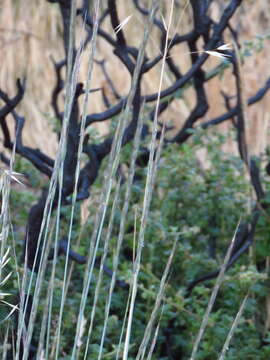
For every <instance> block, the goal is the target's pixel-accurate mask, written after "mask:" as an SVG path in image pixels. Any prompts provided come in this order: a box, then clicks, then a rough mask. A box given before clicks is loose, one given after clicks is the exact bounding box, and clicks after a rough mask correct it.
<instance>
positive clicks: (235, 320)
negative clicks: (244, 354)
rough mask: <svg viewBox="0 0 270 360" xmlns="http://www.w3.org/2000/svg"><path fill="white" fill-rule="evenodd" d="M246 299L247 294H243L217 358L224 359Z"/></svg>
mask: <svg viewBox="0 0 270 360" xmlns="http://www.w3.org/2000/svg"><path fill="white" fill-rule="evenodd" d="M247 299H248V294H247V295H246V296H245V298H244V300H243V302H242V304H241V306H240V309H239V311H238V313H237V315H236V317H235V319H234V322H233V324H232V327H231V329H230V331H229V334H228V336H227V339H226V341H225V343H224V345H223V348H222V351H221V354H220V357H219V358H218V360H224V359H225V355H226V352H227V351H228V350H229V345H230V342H231V339H232V337H233V334H234V331H235V330H236V327H237V325H238V324H239V321H240V318H241V316H242V313H243V311H244V309H245V305H246V302H247Z"/></svg>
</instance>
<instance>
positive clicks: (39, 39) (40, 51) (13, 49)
mask: <svg viewBox="0 0 270 360" xmlns="http://www.w3.org/2000/svg"><path fill="white" fill-rule="evenodd" d="M226 3H227V1H221V0H220V1H216V2H214V3H213V4H212V7H211V12H212V15H213V16H215V17H216V18H219V17H220V15H221V13H222V10H223V6H224V4H226ZM0 4H1V5H0V6H1V9H0V10H1V11H0V21H1V26H0V48H1V67H0V86H1V88H2V89H4V90H5V91H7V92H8V93H9V94H14V92H15V79H16V78H17V77H22V76H27V92H26V95H25V97H24V100H23V103H22V104H21V106H20V111H21V113H22V114H23V115H25V117H26V120H27V121H26V125H25V131H24V141H25V143H26V144H29V145H31V146H37V147H41V148H42V149H43V150H44V151H46V152H47V153H48V154H51V155H52V154H53V153H54V152H55V150H56V139H55V137H54V136H52V130H51V128H50V127H48V118H49V117H51V116H52V114H53V112H52V109H51V107H50V94H51V89H52V87H53V85H54V81H55V78H54V71H53V66H52V63H51V60H50V56H53V57H54V58H55V59H56V60H60V59H61V58H62V57H63V49H62V42H61V19H60V15H59V11H58V6H57V5H54V4H49V3H47V2H46V1H45V0H35V1H31V0H23V1H16V2H15V1H13V0H0ZM166 4H167V2H164V7H165V6H166ZM131 14H133V17H132V19H131V20H130V21H129V23H128V24H127V25H126V26H125V33H126V36H127V38H128V41H129V43H131V44H132V45H135V46H138V44H139V42H140V39H141V35H142V34H141V31H142V28H143V27H142V26H141V21H142V19H141V18H140V16H138V15H137V14H138V13H137V12H135V11H134V8H133V6H132V4H131V3H130V2H129V1H126V0H119V15H120V19H121V20H124V19H125V18H126V17H127V16H128V15H131ZM179 14H180V9H179V8H178V9H176V10H175V12H174V25H175V26H174V28H175V27H177V30H178V31H180V32H183V31H186V30H188V28H190V27H191V17H190V9H189V8H187V9H186V12H185V14H186V15H185V16H184V17H183V18H182V20H181V22H180V23H179V21H178V20H179ZM234 24H235V25H236V26H237V28H238V29H239V30H240V34H241V40H243V39H252V38H254V37H255V35H256V34H264V33H266V31H267V28H268V31H269V28H270V3H269V2H268V1H267V0H256V1H245V2H244V6H242V8H241V9H240V11H238V13H237V15H236V17H235V19H234ZM105 27H106V28H107V29H110V24H109V21H108V20H107V21H106V22H105ZM78 28H80V24H78ZM110 31H111V30H110ZM156 38H157V33H156V32H154V33H153V35H152V41H151V42H150V44H149V46H148V54H149V55H154V54H156V53H157V52H158V51H159V50H158V47H157V43H158V42H157V40H156ZM266 45H268V46H269V41H268V43H266ZM97 50H98V51H97V56H96V57H97V58H99V59H103V58H104V59H107V68H108V71H109V73H110V74H111V75H112V79H113V81H114V82H115V84H116V87H117V89H118V90H119V92H120V93H121V94H125V93H126V92H127V91H128V87H129V77H128V74H127V72H126V70H125V69H124V68H123V66H122V65H121V63H120V62H119V61H118V60H117V58H116V57H115V56H114V55H113V54H112V49H111V47H110V46H109V45H108V44H106V43H105V42H104V41H103V40H100V41H99V43H98V48H97ZM186 52H187V49H186V48H185V47H184V46H178V47H176V48H175V49H174V50H173V52H172V54H174V56H175V59H176V62H177V63H178V64H179V65H180V66H181V69H183V70H185V69H188V67H189V65H190V62H189V56H187V55H186ZM269 54H270V53H269V51H268V49H267V48H265V49H264V50H263V51H262V52H261V53H259V54H257V56H254V57H250V58H249V59H247V61H246V63H245V65H244V67H243V70H244V73H245V75H246V76H245V81H246V94H247V96H250V95H252V94H254V92H255V91H256V89H258V88H259V86H260V85H263V83H264V81H265V79H266V77H267V76H269V63H270V55H269ZM217 62H218V60H217V59H211V60H210V61H208V64H207V68H208V69H209V68H210V67H211V65H213V64H215V63H217ZM86 68H87V66H86V61H85V62H84V63H83V66H82V69H81V79H82V80H83V79H84V78H85V74H86ZM159 73H160V68H159V66H157V67H156V69H155V70H153V71H151V72H150V73H149V74H148V75H147V77H146V78H145V81H144V84H143V87H144V92H145V93H151V92H153V91H156V89H157V87H158V81H159ZM227 74H228V75H226V77H225V78H224V79H223V80H221V81H220V80H219V79H214V80H212V81H210V82H209V83H208V84H207V89H208V93H209V99H210V105H211V108H210V111H209V112H208V114H207V116H206V118H207V119H208V118H211V117H212V116H215V115H218V114H220V113H222V111H223V110H224V106H223V101H222V99H221V98H220V97H219V96H217V93H218V91H219V90H221V89H223V90H225V91H227V92H233V90H234V80H233V77H232V76H231V75H230V73H229V72H228V73H227ZM172 81H173V79H172V78H171V77H170V74H168V75H167V76H165V79H164V86H167V85H168V84H170V83H171V82H172ZM92 86H93V87H102V86H104V87H106V83H105V79H104V76H103V74H102V72H101V70H100V68H99V67H98V66H95V68H94V74H93V81H92ZM106 90H107V92H109V89H108V88H106ZM110 96H111V98H112V95H111V94H109V97H110ZM269 100H270V97H269V95H267V96H266V97H265V98H264V100H263V101H261V102H260V103H259V104H257V105H256V106H254V107H252V108H249V118H250V127H249V129H248V138H249V142H250V144H251V145H252V152H257V153H258V152H260V151H262V149H263V148H264V147H265V144H266V142H267V129H268V126H269V125H268V123H269V121H268V120H269V108H267V102H269ZM193 104H194V96H193V91H192V90H189V91H188V92H186V94H185V99H184V100H178V101H175V102H174V103H173V104H172V105H171V107H170V112H166V117H167V118H168V116H169V118H170V119H171V120H172V121H174V122H175V123H176V124H177V126H178V127H179V126H180V124H181V123H182V122H183V121H184V119H185V118H186V116H187V115H188V113H189V111H190V109H191V108H192V106H193ZM103 109H104V105H103V103H102V98H101V94H100V93H95V94H93V95H92V96H91V99H90V105H89V112H90V111H91V112H93V111H94V112H98V111H102V110H103ZM11 122H12V120H11ZM227 127H228V124H224V125H222V128H223V129H224V130H226V129H227ZM97 128H98V129H99V130H100V131H101V132H104V131H105V132H106V126H104V124H99V125H97Z"/></svg>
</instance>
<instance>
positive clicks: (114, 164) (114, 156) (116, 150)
mask: <svg viewBox="0 0 270 360" xmlns="http://www.w3.org/2000/svg"><path fill="white" fill-rule="evenodd" d="M150 16H151V19H153V11H152V12H151V15H150ZM151 24H152V20H151V21H150V22H149V23H147V25H146V29H145V32H144V39H143V41H142V44H141V46H140V49H139V53H138V57H137V62H136V65H135V69H134V72H133V77H132V80H131V87H130V92H129V94H128V98H127V104H126V107H125V109H124V112H123V114H122V115H121V116H120V119H119V122H118V124H117V128H116V131H115V134H114V138H113V143H112V148H111V152H110V156H109V163H108V169H107V171H106V175H105V179H104V190H103V194H102V197H101V206H100V209H99V211H98V216H97V221H96V225H95V229H94V232H93V236H92V239H91V244H90V254H89V256H88V261H87V266H86V269H85V278H84V286H83V290H82V295H81V304H80V310H79V317H78V323H77V330H76V336H75V341H74V345H73V351H72V359H75V354H76V343H77V340H78V336H79V331H80V328H81V321H82V319H83V313H84V309H85V305H86V299H87V294H88V291H89V286H90V283H91V278H92V273H93V267H94V262H95V257H96V253H97V249H98V246H99V242H100V237H101V232H102V228H103V224H104V220H105V215H106V212H107V208H108V202H109V198H110V193H111V189H112V185H113V179H114V176H115V174H116V170H117V168H118V165H119V160H120V150H121V146H122V140H123V135H124V131H125V128H126V126H127V122H128V118H129V114H130V109H131V107H132V103H133V99H134V96H135V93H136V90H137V86H138V81H139V77H140V72H141V67H142V64H143V60H144V54H145V46H146V43H147V40H148V37H149V32H150V28H151ZM94 243H95V245H94Z"/></svg>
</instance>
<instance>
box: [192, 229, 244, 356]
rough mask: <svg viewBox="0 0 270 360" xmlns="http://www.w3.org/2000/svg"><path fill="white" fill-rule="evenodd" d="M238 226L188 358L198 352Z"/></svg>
mask: <svg viewBox="0 0 270 360" xmlns="http://www.w3.org/2000/svg"><path fill="white" fill-rule="evenodd" d="M238 228H239V224H238V226H237V228H236V230H235V233H234V236H233V238H232V241H231V243H230V246H229V248H228V250H227V253H226V255H225V259H224V262H223V264H222V266H221V268H220V272H219V274H218V277H217V279H216V282H215V286H214V289H213V291H212V294H211V297H210V300H209V303H208V306H207V309H206V311H205V314H204V316H203V320H202V323H201V326H200V330H199V333H198V335H197V338H196V340H195V342H194V345H193V349H192V353H191V357H190V360H195V357H196V354H197V352H198V349H199V345H200V342H201V340H202V337H203V334H204V331H205V329H206V326H207V323H208V320H209V316H210V313H211V310H212V308H213V306H214V303H215V300H216V297H217V293H218V290H219V288H220V286H221V284H222V281H223V279H224V275H225V271H226V268H227V265H228V262H229V260H230V256H231V253H232V250H233V247H234V243H235V238H236V233H237V231H238Z"/></svg>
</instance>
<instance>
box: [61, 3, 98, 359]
mask: <svg viewBox="0 0 270 360" xmlns="http://www.w3.org/2000/svg"><path fill="white" fill-rule="evenodd" d="M74 6H75V5H74ZM75 9H76V7H75ZM98 16H99V0H97V1H95V12H94V18H95V22H94V29H93V34H92V40H91V47H90V56H89V66H88V73H87V80H86V88H85V96H84V101H83V114H82V120H81V128H80V140H79V147H78V155H77V164H76V170H75V182H74V190H73V195H72V206H71V217H70V226H69V232H68V244H67V254H66V259H65V269H64V279H63V289H62V298H61V306H60V314H59V328H58V329H59V330H58V334H57V339H58V341H57V350H56V357H55V359H57V356H58V352H59V344H60V336H61V319H62V316H63V309H64V302H65V295H66V285H67V283H66V282H67V271H68V253H69V249H70V241H71V234H72V226H73V219H74V211H75V204H76V199H77V194H78V181H79V174H80V165H81V155H82V150H83V141H84V135H85V122H86V115H87V106H88V98H89V93H90V86H91V77H92V71H93V64H94V54H95V49H96V39H97V31H98ZM74 19H75V17H74ZM71 26H72V25H71ZM71 26H70V33H71V34H72V28H71ZM74 31H75V30H74ZM73 36H74V34H73ZM70 46H72V43H71V45H70Z"/></svg>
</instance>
